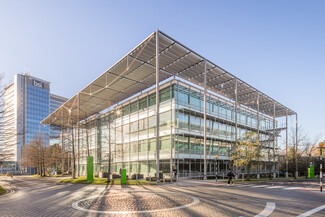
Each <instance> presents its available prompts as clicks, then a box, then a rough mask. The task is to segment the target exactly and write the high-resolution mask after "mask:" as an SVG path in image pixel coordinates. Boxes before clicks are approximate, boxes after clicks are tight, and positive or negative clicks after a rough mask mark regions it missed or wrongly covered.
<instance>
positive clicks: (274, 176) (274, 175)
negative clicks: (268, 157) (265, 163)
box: [273, 101, 276, 178]
mask: <svg viewBox="0 0 325 217" xmlns="http://www.w3.org/2000/svg"><path fill="white" fill-rule="evenodd" d="M275 141H276V140H275V101H274V102H273V178H276V174H275V171H276V168H275Z"/></svg>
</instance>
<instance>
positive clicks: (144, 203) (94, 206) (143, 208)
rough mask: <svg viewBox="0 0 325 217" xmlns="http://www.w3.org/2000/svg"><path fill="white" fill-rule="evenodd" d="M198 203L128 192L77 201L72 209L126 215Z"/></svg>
mask: <svg viewBox="0 0 325 217" xmlns="http://www.w3.org/2000/svg"><path fill="white" fill-rule="evenodd" d="M198 202H199V199H197V198H196V197H192V196H188V195H181V194H179V195H178V194H167V193H149V192H148V193H145V192H129V193H117V194H113V193H110V194H108V195H106V196H103V197H93V198H87V199H83V200H79V201H77V202H75V203H73V204H72V207H73V208H74V209H77V210H81V211H85V212H95V213H122V214H126V213H146V212H161V211H169V210H175V209H182V208H186V207H189V206H192V205H194V204H197V203H198Z"/></svg>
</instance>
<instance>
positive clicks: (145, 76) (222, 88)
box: [41, 31, 296, 126]
mask: <svg viewBox="0 0 325 217" xmlns="http://www.w3.org/2000/svg"><path fill="white" fill-rule="evenodd" d="M157 33H158V34H159V66H160V71H159V72H160V73H159V76H160V77H159V81H160V82H161V81H163V80H165V79H168V78H170V77H174V76H177V77H180V78H182V79H185V80H187V81H189V82H192V83H194V84H196V85H199V86H201V87H204V65H205V61H206V64H207V65H206V67H207V68H206V70H207V89H208V90H209V91H212V92H215V93H217V94H219V95H222V96H224V97H226V98H228V99H230V100H232V101H235V100H236V93H235V89H236V83H237V93H238V94H237V102H238V104H242V105H245V106H247V107H249V108H251V109H254V110H257V109H258V108H257V103H256V101H257V99H258V98H259V111H260V112H261V113H263V114H266V115H269V116H271V117H273V114H274V108H275V117H283V116H285V115H294V114H296V113H295V112H294V111H292V110H290V109H289V108H287V107H285V106H284V105H282V104H281V103H279V102H277V101H275V100H274V99H272V98H271V97H269V96H267V95H266V94H264V93H262V92H260V91H258V90H257V89H255V88H254V87H252V86H250V85H249V84H247V83H245V82H244V81H242V80H241V79H239V78H237V77H236V76H234V75H232V74H231V73H229V72H227V71H226V70H224V69H222V68H220V67H219V66H217V65H216V64H214V63H212V62H211V61H209V60H207V59H206V58H204V57H202V56H201V55H199V54H197V53H195V52H194V51H192V50H190V49H189V48H187V47H186V46H184V45H182V44H181V43H179V42H177V41H176V40H174V39H172V38H171V37H169V36H168V35H166V34H165V33H163V32H161V31H155V32H153V33H152V34H151V35H150V36H148V37H147V38H146V39H145V40H144V41H143V42H141V43H140V44H139V45H138V46H137V47H135V48H134V49H133V50H132V51H130V52H129V53H128V54H126V55H125V56H124V57H123V58H121V59H120V60H119V61H118V62H117V63H115V64H114V65H113V66H112V67H110V68H109V69H108V70H107V71H105V72H104V73H103V74H101V75H100V76H99V77H98V78H96V79H95V80H94V81H93V82H91V83H90V84H89V85H87V86H86V87H85V88H83V89H82V90H81V91H80V92H78V93H77V94H76V95H74V96H73V97H72V98H70V99H69V100H68V101H66V102H65V103H64V104H63V105H62V106H60V107H59V108H58V109H57V110H55V111H54V112H53V113H51V114H50V115H49V116H48V117H47V118H45V119H44V120H43V121H42V122H41V124H50V125H56V126H71V124H75V123H77V121H78V120H84V119H86V118H88V117H90V116H92V115H94V114H97V113H98V112H100V111H102V110H104V109H106V108H108V107H110V106H113V105H115V104H116V103H118V102H121V101H123V100H125V99H127V98H129V97H131V96H133V95H135V94H137V93H139V92H141V91H143V90H145V89H147V88H149V87H152V86H154V85H156V68H155V67H156V58H155V56H156V50H155V49H156V37H155V36H156V34H157ZM78 107H79V109H78Z"/></svg>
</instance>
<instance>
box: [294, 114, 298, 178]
mask: <svg viewBox="0 0 325 217" xmlns="http://www.w3.org/2000/svg"><path fill="white" fill-rule="evenodd" d="M297 152H298V114H297V113H296V175H295V177H296V179H298V153H297Z"/></svg>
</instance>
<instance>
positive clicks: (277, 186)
mask: <svg viewBox="0 0 325 217" xmlns="http://www.w3.org/2000/svg"><path fill="white" fill-rule="evenodd" d="M266 188H271V189H272V188H285V186H279V185H276V186H270V187H266Z"/></svg>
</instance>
